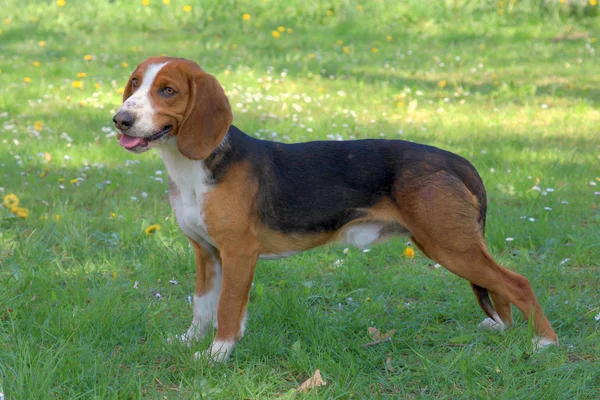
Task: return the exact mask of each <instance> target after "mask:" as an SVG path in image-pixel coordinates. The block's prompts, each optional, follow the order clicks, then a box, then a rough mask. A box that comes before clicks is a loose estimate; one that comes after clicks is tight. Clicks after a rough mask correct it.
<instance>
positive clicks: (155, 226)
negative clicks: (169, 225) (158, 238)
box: [144, 224, 160, 235]
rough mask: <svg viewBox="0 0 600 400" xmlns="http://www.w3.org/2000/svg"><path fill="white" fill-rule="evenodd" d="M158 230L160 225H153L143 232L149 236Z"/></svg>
mask: <svg viewBox="0 0 600 400" xmlns="http://www.w3.org/2000/svg"><path fill="white" fill-rule="evenodd" d="M159 229H160V225H158V224H154V225H150V226H149V227H147V228H146V229H145V230H144V232H146V235H151V234H153V233H154V232H156V231H157V230H159Z"/></svg>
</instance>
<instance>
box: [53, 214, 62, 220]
mask: <svg viewBox="0 0 600 400" xmlns="http://www.w3.org/2000/svg"><path fill="white" fill-rule="evenodd" d="M61 218H62V217H61V216H60V214H56V215H55V216H54V219H55V220H57V221H60V219H61Z"/></svg>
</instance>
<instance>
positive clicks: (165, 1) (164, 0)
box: [163, 0, 171, 6]
mask: <svg viewBox="0 0 600 400" xmlns="http://www.w3.org/2000/svg"><path fill="white" fill-rule="evenodd" d="M163 4H164V5H165V6H168V5H169V4H171V0H163Z"/></svg>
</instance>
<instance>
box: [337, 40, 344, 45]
mask: <svg viewBox="0 0 600 400" xmlns="http://www.w3.org/2000/svg"><path fill="white" fill-rule="evenodd" d="M335 44H337V45H338V46H341V45H343V44H344V41H343V40H338V41H337V42H335Z"/></svg>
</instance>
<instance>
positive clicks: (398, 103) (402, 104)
mask: <svg viewBox="0 0 600 400" xmlns="http://www.w3.org/2000/svg"><path fill="white" fill-rule="evenodd" d="M396 106H397V107H400V108H402V107H404V102H403V101H399V102H397V103H396Z"/></svg>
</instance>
